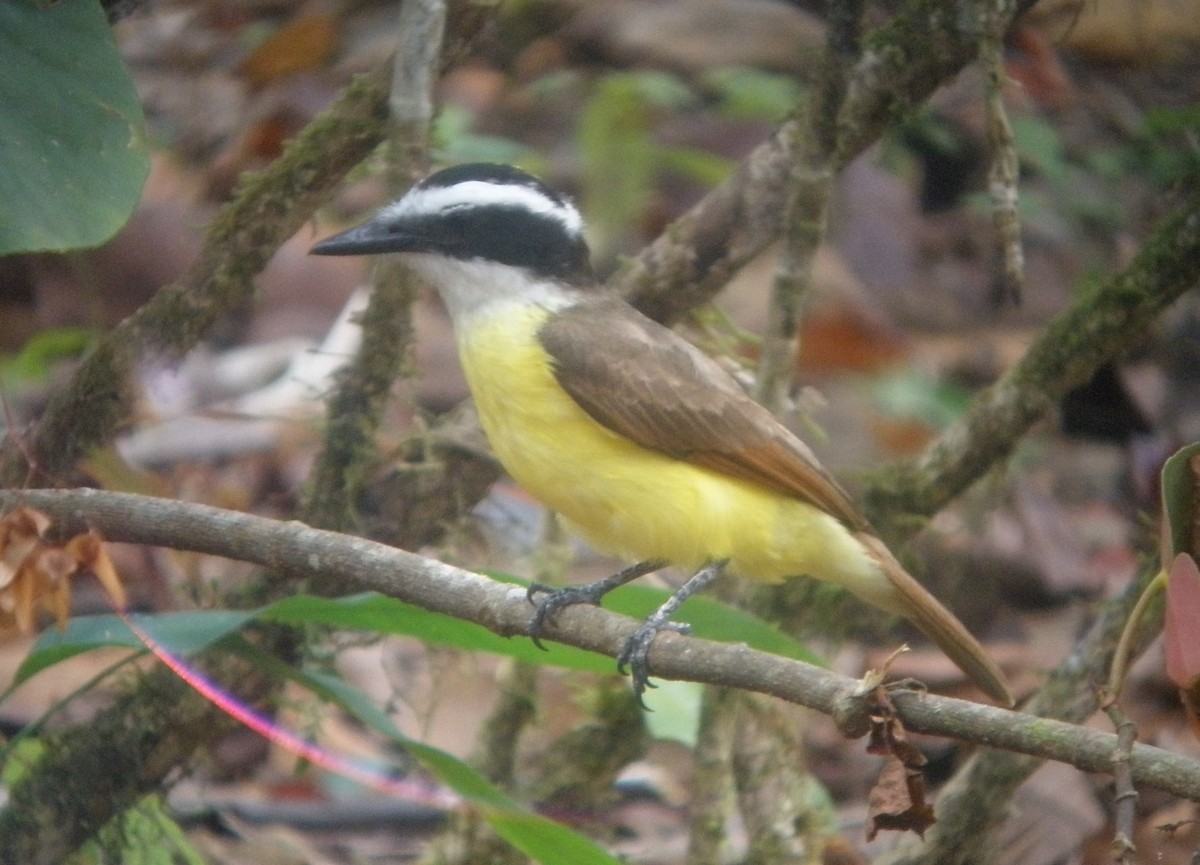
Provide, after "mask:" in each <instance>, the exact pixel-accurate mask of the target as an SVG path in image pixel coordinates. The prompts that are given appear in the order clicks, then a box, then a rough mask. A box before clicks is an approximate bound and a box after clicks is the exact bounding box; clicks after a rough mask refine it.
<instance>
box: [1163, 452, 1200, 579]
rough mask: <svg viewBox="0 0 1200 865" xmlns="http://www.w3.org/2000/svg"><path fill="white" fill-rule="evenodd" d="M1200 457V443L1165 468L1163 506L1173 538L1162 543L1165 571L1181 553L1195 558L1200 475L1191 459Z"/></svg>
mask: <svg viewBox="0 0 1200 865" xmlns="http://www.w3.org/2000/svg"><path fill="white" fill-rule="evenodd" d="M1197 454H1200V442H1196V443H1195V444H1190V445H1188V446H1187V447H1183V448H1180V449H1179V450H1177V451H1176V452H1175V453H1174V454H1172V455H1171V458H1170V459H1168V460H1167V461H1166V463H1164V464H1163V468H1162V505H1163V514H1164V515H1165V516H1166V519H1167V527H1168V529H1169V530H1170V537H1167V538H1164V539H1163V546H1164V547H1165V549H1164V550H1163V562H1162V563H1163V567H1164V568H1165V567H1167V566H1168V565H1169V564H1170V562H1171V561H1173V560H1174V558H1175V556H1177V555H1178V554H1179V553H1188V554H1189V555H1193V556H1194V555H1195V554H1196V552H1197V550H1196V549H1195V547H1194V546H1193V545H1200V537H1195V536H1194V535H1195V526H1196V517H1197V514H1196V509H1197V497H1198V495H1200V493H1198V491H1200V472H1197V471H1195V470H1193V469H1192V466H1191V465H1190V463H1191V460H1192V457H1194V456H1196V455H1197Z"/></svg>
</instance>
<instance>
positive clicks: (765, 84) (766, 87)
mask: <svg viewBox="0 0 1200 865" xmlns="http://www.w3.org/2000/svg"><path fill="white" fill-rule="evenodd" d="M704 83H705V84H706V85H707V86H709V87H711V88H713V89H714V90H716V91H717V95H718V98H719V99H720V108H721V111H722V113H724V114H726V115H728V116H730V117H734V118H742V119H748V120H766V121H767V122H769V123H778V122H779V121H780V120H783V118H784V117H786V116H787V115H788V114H789V113H790V112H792V111H794V110H795V108H796V106H797V105H798V104H799V103H800V100H801V99H802V98H803V97H804V86H803V85H802V84H801V83H800V82H799V81H797V80H796V79H795V78H793V77H792V76H790V75H780V74H778V73H775V72H765V71H763V70H761V69H754V68H752V67H749V66H724V67H721V68H720V69H714V70H712V71H711V72H708V73H706V74H705V76H704Z"/></svg>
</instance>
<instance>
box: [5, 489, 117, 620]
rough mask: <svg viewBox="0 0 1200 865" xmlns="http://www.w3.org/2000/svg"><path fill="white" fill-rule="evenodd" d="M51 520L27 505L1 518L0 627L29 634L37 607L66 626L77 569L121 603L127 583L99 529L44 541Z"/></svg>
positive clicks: (115, 605)
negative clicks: (118, 571)
mask: <svg viewBox="0 0 1200 865" xmlns="http://www.w3.org/2000/svg"><path fill="white" fill-rule="evenodd" d="M51 524H52V521H51V519H50V517H48V516H47V515H46V514H44V513H42V512H41V511H39V510H35V509H34V508H28V507H21V508H17V509H15V510H12V511H9V512H8V513H7V514H5V515H4V516H2V517H0V628H12V627H15V628H16V629H17V630H19V631H20V632H21V633H23V634H27V633H30V632H31V631H33V629H34V626H35V625H36V623H37V621H36V620H37V613H38V610H39V609H41V610H45V611H46V612H48V613H50V615H52V616H53V617H54V620H55V622H57V624H58V626H59V627H60V628H62V627H65V626H66V623H67V619H68V618H70V615H71V580H72V579H73V578H74V577H76V576H78V575H80V574H86V573H91V574H93V575H95V577H96V579H97V580H99V581H100V585H101V586H103V587H104V590H105V591H106V592H107V593H108V597H109V599H110V600H111V601H112V604H113V606H114V607H116V608H117V609H123V608H124V607H125V588H124V586H122V585H121V580H120V577H118V575H117V570H116V568H115V567H113V563H112V560H111V559H110V558H109V556H108V551H107V550H106V549H105V547H104V539H103V538H102V537H100V535H99V533H97V532H94V531H90V532H86V533H84V534H80V535H75V536H74V537H73V538H71V539H69V540H68V541H66V543H62V544H55V543H51V542H49V541H47V540H46V532H47V531H48V530H49V529H50V526H51Z"/></svg>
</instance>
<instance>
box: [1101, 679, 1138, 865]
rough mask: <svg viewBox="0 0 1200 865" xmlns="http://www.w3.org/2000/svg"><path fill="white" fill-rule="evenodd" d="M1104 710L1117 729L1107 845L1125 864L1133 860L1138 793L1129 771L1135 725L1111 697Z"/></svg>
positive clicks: (1121, 863)
mask: <svg viewBox="0 0 1200 865" xmlns="http://www.w3.org/2000/svg"><path fill="white" fill-rule="evenodd" d="M1104 711H1105V714H1107V715H1108V719H1109V720H1110V721H1112V725H1113V728H1114V729H1115V730H1116V731H1117V746H1116V748H1114V749H1113V756H1112V761H1113V804H1114V806H1115V808H1114V813H1113V839H1112V843H1111V845H1110V849H1111V850H1112V854H1113V861H1114V862H1116V863H1118V865H1127V863H1129V862H1132V861H1133V857H1134V855H1135V854H1136V853H1137V847H1136V846H1135V845H1134V843H1133V822H1134V818H1135V817H1136V816H1137V800H1138V793H1137V790H1136V789H1135V788H1134V786H1133V775H1132V774H1131V773H1130V771H1129V758H1130V755H1131V754H1132V753H1133V743H1134V742H1135V741H1136V740H1137V725H1136V724H1134V723H1133V721H1131V720H1129V718H1128V717H1126V716H1125V713H1124V712H1122V711H1121V706H1120V704H1119V703H1117V702H1116V701H1115V700H1114V701H1112V702H1110V703H1109V704H1108V705H1107V706H1105V707H1104Z"/></svg>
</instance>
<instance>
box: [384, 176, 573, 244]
mask: <svg viewBox="0 0 1200 865" xmlns="http://www.w3.org/2000/svg"><path fill="white" fill-rule="evenodd" d="M487 205H500V206H504V205H511V206H513V207H523V208H525V209H526V210H529V211H531V212H533V213H542V214H546V215H547V216H551V217H553V218H555V219H557V220H558V221H559V222H561V223H562V225H563V227H564V228H566V229H567V230H568V231H570V232H572V233H574V234H578V233H579V232H581V231H583V219H582V217H580V215H579V211H578V210H576V209H575V208H574V207H572V206H571V205H569V204H560V203H558V202H557V201H554V200H553V199H551V198H549V197H547V196H546V195H544V194H543V193H541V192H539V191H538V190H536V189H532V188H530V187H528V186H520V185H517V184H511V183H488V182H486V181H482V180H464V181H462V182H461V183H455V184H454V185H453V186H433V187H429V188H424V189H423V188H414V189H412V190H410V191H409V193H408V194H407V195H405V196H404V197H403V198H401V199H400V200H399V201H397V202H395V203H394V204H389V205H388V206H387V207H385V208H383V210H382V211H380V214H379V215H380V216H381V217H383V218H384V219H388V218H401V217H411V216H415V215H418V214H429V215H431V216H432V215H434V214H437V213H445V212H447V211H451V210H456V209H458V208H469V207H480V206H487Z"/></svg>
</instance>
